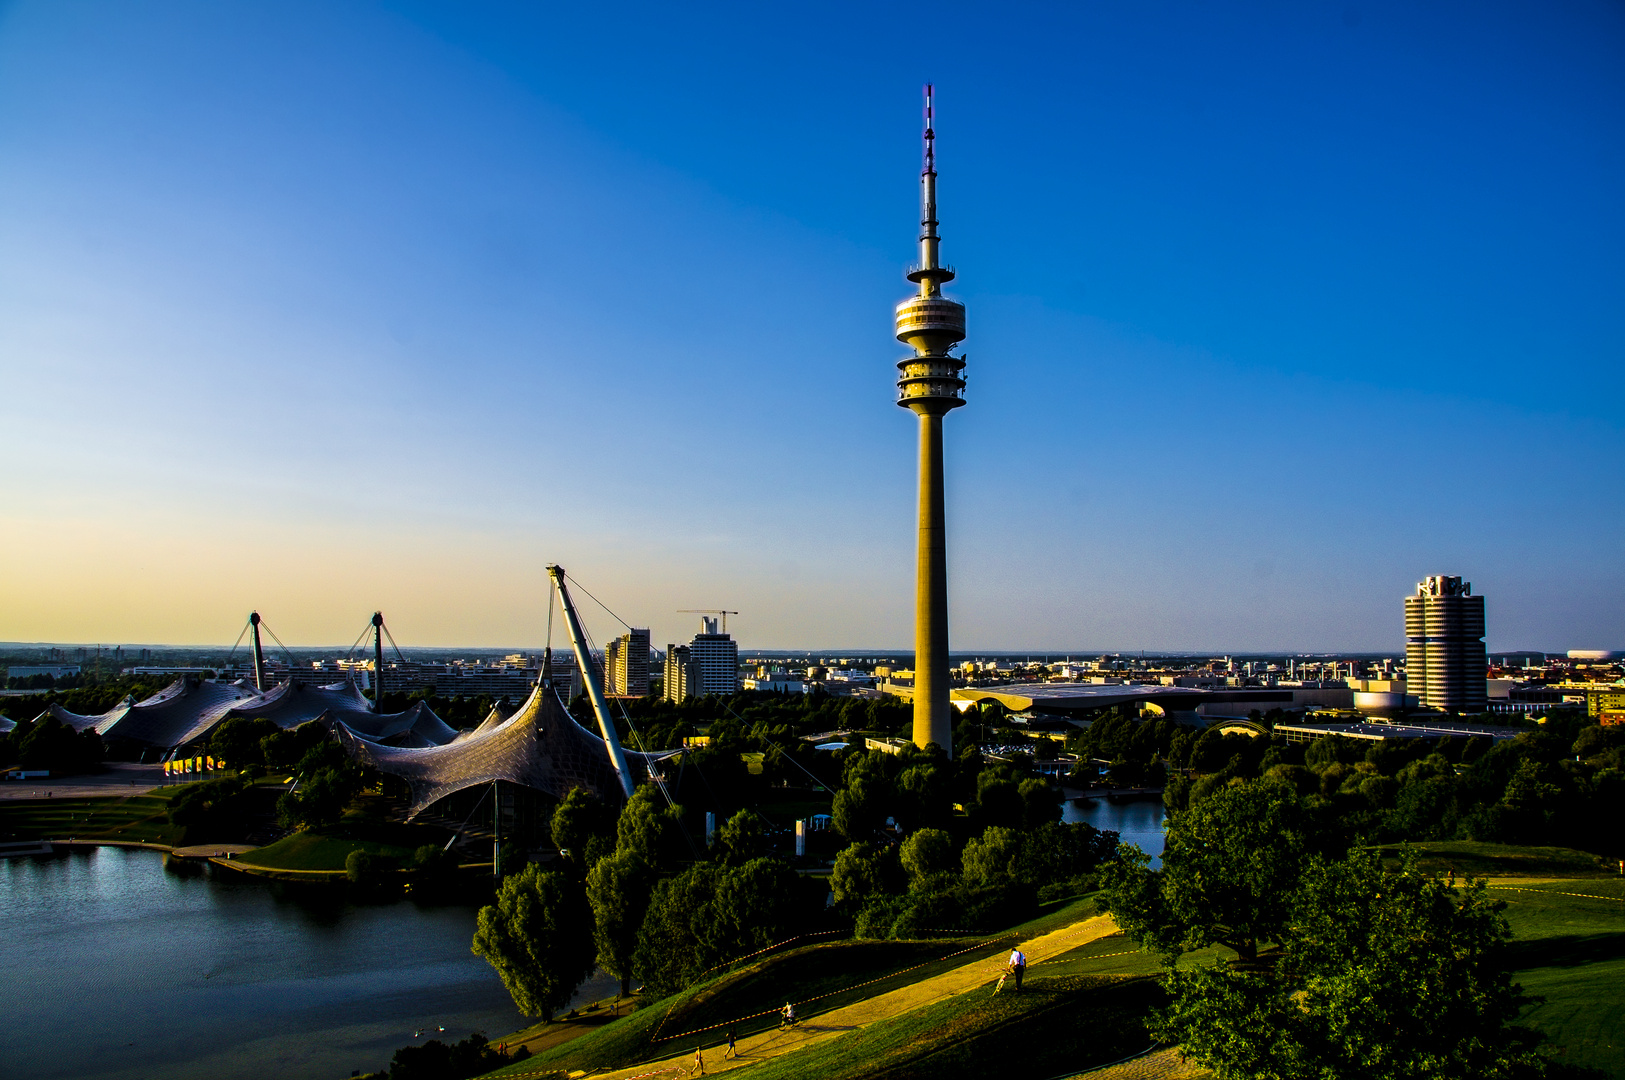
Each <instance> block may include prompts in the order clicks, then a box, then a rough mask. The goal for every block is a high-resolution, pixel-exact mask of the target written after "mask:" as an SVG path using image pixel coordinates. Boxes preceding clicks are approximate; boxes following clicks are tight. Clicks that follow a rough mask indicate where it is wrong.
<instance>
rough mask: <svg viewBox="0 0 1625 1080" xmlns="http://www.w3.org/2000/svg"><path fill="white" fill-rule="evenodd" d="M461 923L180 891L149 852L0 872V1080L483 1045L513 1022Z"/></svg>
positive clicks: (231, 1069)
mask: <svg viewBox="0 0 1625 1080" xmlns="http://www.w3.org/2000/svg"><path fill="white" fill-rule="evenodd" d="M474 917H475V909H474V908H472V907H468V906H452V907H428V906H420V905H418V904H414V903H412V902H410V901H402V902H397V903H389V904H377V905H354V904H349V903H346V902H343V901H335V900H333V899H331V898H330V894H327V893H326V892H325V890H323V891H319V892H312V891H310V890H302V889H299V888H297V887H295V888H293V889H289V888H287V887H284V886H279V885H275V884H267V883H266V882H264V881H261V880H257V879H254V878H247V877H243V876H240V875H237V874H234V873H231V872H229V871H219V872H218V873H217V875H216V876H202V875H198V876H181V875H179V874H177V873H174V872H171V871H168V870H166V869H165V868H164V865H163V856H162V854H161V853H159V852H155V851H141V850H126V849H120V848H99V849H96V850H95V851H94V852H91V853H86V854H74V855H67V856H58V857H55V858H49V859H0V943H3V944H0V950H3V951H0V955H3V957H4V975H3V977H0V1016H3V1017H4V1018H5V1020H4V1023H0V1076H6V1077H13V1076H15V1077H34V1078H38V1080H46V1078H54V1077H61V1078H69V1077H72V1078H120V1080H124V1078H129V1080H136V1078H142V1080H146V1078H151V1077H156V1076H162V1077H166V1078H175V1080H191V1078H194V1077H195V1078H202V1077H211V1078H221V1077H248V1076H255V1077H259V1076H276V1077H287V1078H290V1080H306V1078H308V1080H338V1078H342V1077H348V1076H349V1075H350V1072H351V1070H352V1069H360V1070H362V1071H363V1072H366V1071H370V1070H373V1069H381V1068H384V1067H386V1066H388V1064H389V1058H390V1055H391V1054H392V1053H394V1051H395V1049H396V1048H398V1047H400V1046H404V1045H408V1044H410V1043H412V1042H413V1041H414V1040H413V1038H412V1033H413V1031H415V1030H416V1029H418V1028H422V1027H428V1028H429V1029H430V1031H431V1032H433V1033H434V1035H435V1037H438V1038H442V1039H448V1040H450V1039H458V1038H462V1037H463V1036H464V1035H467V1034H468V1033H469V1032H470V1031H474V1030H481V1031H484V1032H486V1033H487V1035H489V1036H490V1037H491V1038H493V1039H496V1038H500V1037H501V1036H503V1035H506V1034H508V1033H509V1032H512V1031H516V1030H518V1029H519V1028H521V1027H523V1026H525V1025H526V1024H527V1023H528V1021H526V1020H525V1019H524V1018H523V1017H522V1016H520V1015H519V1013H518V1012H517V1011H516V1010H515V1009H514V1007H513V1002H512V1001H511V999H510V998H509V997H508V994H507V991H506V990H504V989H503V987H502V982H501V980H500V979H498V978H497V976H496V973H495V972H494V971H492V970H491V967H490V965H488V964H486V962H485V961H484V960H481V959H480V958H479V957H477V956H475V955H474V954H473V953H471V952H469V942H470V941H471V940H472V939H473V936H474ZM609 992H610V993H613V989H611V990H610V991H609ZM440 1025H444V1026H445V1028H446V1030H445V1032H444V1034H441V1033H439V1032H435V1031H434V1029H435V1028H436V1027H437V1026H440ZM426 1037H427V1036H426Z"/></svg>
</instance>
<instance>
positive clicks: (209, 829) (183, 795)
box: [169, 777, 249, 843]
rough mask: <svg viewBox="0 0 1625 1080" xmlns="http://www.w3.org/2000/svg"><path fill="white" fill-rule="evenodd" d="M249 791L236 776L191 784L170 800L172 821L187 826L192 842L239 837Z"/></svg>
mask: <svg viewBox="0 0 1625 1080" xmlns="http://www.w3.org/2000/svg"><path fill="white" fill-rule="evenodd" d="M247 791H248V785H247V784H245V783H243V782H242V781H241V780H238V779H235V778H232V777H221V778H220V779H218V780H205V781H203V782H202V783H199V784H188V785H187V786H186V787H183V788H181V790H180V793H179V794H177V795H176V796H175V797H174V798H173V799H171V800H170V801H169V822H170V824H172V825H180V826H182V827H184V828H185V829H186V836H187V840H188V842H190V843H200V842H202V841H205V840H212V839H218V838H220V837H224V836H235V835H237V834H238V833H239V832H240V830H241V829H242V827H243V824H244V819H245V818H246V816H247V814H248V809H249V805H248V796H247Z"/></svg>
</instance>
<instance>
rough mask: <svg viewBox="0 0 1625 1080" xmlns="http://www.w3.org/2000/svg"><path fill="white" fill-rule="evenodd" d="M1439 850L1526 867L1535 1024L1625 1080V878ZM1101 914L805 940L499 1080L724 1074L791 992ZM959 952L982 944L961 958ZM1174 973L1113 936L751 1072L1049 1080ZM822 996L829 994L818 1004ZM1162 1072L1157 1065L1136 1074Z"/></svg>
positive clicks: (855, 985)
mask: <svg viewBox="0 0 1625 1080" xmlns="http://www.w3.org/2000/svg"><path fill="white" fill-rule="evenodd" d="M1427 846H1428V847H1429V848H1431V849H1442V850H1432V851H1430V852H1429V853H1428V857H1429V858H1437V859H1439V860H1440V861H1443V862H1448V863H1451V864H1452V865H1454V866H1455V868H1456V871H1457V873H1458V874H1461V873H1463V872H1464V871H1465V870H1466V869H1467V868H1469V867H1472V868H1474V869H1475V870H1476V868H1477V867H1479V866H1483V865H1486V864H1488V865H1495V866H1498V867H1508V866H1510V867H1513V868H1514V869H1515V870H1516V871H1521V873H1517V874H1515V875H1513V876H1498V878H1497V883H1496V884H1495V885H1494V886H1492V889H1493V895H1494V896H1495V897H1496V898H1497V899H1500V900H1504V901H1506V903H1507V909H1506V915H1507V919H1508V922H1509V923H1510V925H1511V927H1512V930H1513V933H1514V935H1515V937H1514V941H1513V942H1512V945H1511V956H1510V959H1511V963H1512V967H1513V968H1514V971H1515V976H1514V977H1515V978H1516V980H1517V981H1518V982H1519V983H1521V984H1522V985H1523V987H1524V989H1525V991H1526V992H1527V993H1530V994H1533V995H1538V996H1541V997H1543V998H1544V999H1545V1000H1544V1001H1543V1002H1541V1003H1538V1004H1535V1005H1533V1006H1531V1007H1530V1008H1529V1009H1528V1010H1527V1011H1526V1013H1525V1016H1524V1018H1523V1022H1524V1023H1527V1024H1528V1025H1530V1026H1531V1027H1534V1028H1535V1029H1536V1030H1539V1031H1541V1032H1543V1033H1545V1034H1546V1035H1547V1036H1548V1037H1549V1038H1550V1040H1551V1044H1552V1047H1553V1049H1554V1051H1555V1052H1556V1054H1557V1056H1558V1057H1559V1059H1560V1060H1564V1061H1568V1062H1571V1063H1573V1064H1576V1065H1581V1066H1586V1067H1590V1068H1595V1069H1598V1070H1601V1071H1602V1072H1603V1073H1604V1074H1605V1075H1607V1076H1612V1077H1620V1078H1622V1080H1625V881H1622V880H1621V879H1619V877H1618V876H1617V875H1616V876H1615V877H1614V878H1612V879H1609V878H1605V877H1601V876H1598V875H1597V872H1596V866H1597V863H1596V860H1595V859H1594V858H1593V857H1592V856H1589V855H1586V854H1584V853H1581V852H1573V851H1568V850H1566V849H1560V848H1546V849H1528V848H1523V849H1502V848H1500V847H1498V846H1495V845H1466V846H1464V845H1457V844H1451V845H1427ZM1472 860H1478V861H1477V862H1474V861H1472ZM1560 867H1567V868H1569V869H1571V870H1572V869H1576V868H1579V869H1582V870H1583V872H1584V875H1585V876H1579V877H1567V878H1563V879H1560V880H1540V879H1539V876H1538V875H1540V874H1541V873H1544V872H1546V871H1550V870H1551V869H1554V868H1560ZM1439 869H1448V866H1441V867H1439ZM1090 914H1092V903H1091V902H1088V901H1084V902H1082V903H1072V904H1068V905H1066V906H1065V907H1064V908H1063V909H1060V910H1057V911H1053V912H1051V913H1050V914H1048V915H1046V916H1045V917H1044V918H1042V919H1039V920H1035V921H1034V922H1032V923H1028V924H1026V925H1024V926H1021V927H1017V928H1014V929H1013V930H1011V931H1010V932H1009V933H1008V934H1005V935H1000V936H998V937H997V938H993V939H982V940H979V941H977V942H975V943H971V942H962V943H953V944H951V945H949V944H946V943H944V942H940V941H936V942H842V943H838V944H833V945H825V946H812V947H807V948H802V949H798V950H795V951H793V952H788V953H785V954H784V955H782V956H775V957H771V958H768V959H766V960H764V961H762V962H760V963H755V964H752V965H750V966H749V967H747V968H744V969H743V970H740V971H736V972H733V973H730V974H726V975H722V976H720V977H718V978H716V979H714V980H712V981H711V982H709V983H707V984H705V985H703V986H700V987H695V988H692V989H690V990H688V991H685V992H684V993H682V994H679V995H676V996H674V997H672V998H668V999H666V1000H664V1001H660V1002H657V1003H654V1004H653V1005H651V1006H649V1007H647V1008H644V1009H642V1010H639V1011H638V1012H636V1013H633V1014H632V1015H631V1016H628V1017H625V1018H622V1019H619V1020H615V1021H613V1022H611V1023H608V1024H604V1025H602V1026H600V1027H597V1028H595V1029H593V1030H591V1031H589V1032H588V1033H587V1034H585V1035H583V1036H581V1037H579V1038H576V1039H573V1040H572V1041H569V1042H564V1043H562V1044H557V1045H554V1046H552V1047H551V1048H549V1049H546V1050H542V1051H541V1052H540V1053H538V1054H536V1055H535V1056H533V1057H531V1058H530V1059H529V1060H527V1061H523V1062H517V1063H515V1064H513V1065H511V1066H509V1067H507V1068H506V1069H504V1070H501V1071H500V1072H498V1073H496V1074H493V1075H498V1076H500V1075H505V1074H506V1075H515V1076H517V1075H529V1076H531V1077H539V1076H546V1075H548V1074H549V1073H550V1072H551V1071H554V1070H557V1071H558V1073H559V1074H560V1075H568V1074H570V1073H572V1072H575V1071H577V1070H585V1071H586V1072H588V1073H594V1072H598V1071H604V1070H613V1069H617V1068H628V1067H631V1066H634V1065H639V1064H640V1063H647V1062H653V1061H655V1060H657V1059H663V1058H673V1057H677V1056H679V1055H691V1054H692V1052H693V1048H694V1046H696V1045H704V1046H705V1047H706V1060H707V1064H708V1067H710V1068H712V1069H715V1067H716V1066H717V1065H719V1064H721V1062H720V1061H719V1060H718V1059H719V1058H720V1053H719V1052H718V1047H719V1046H720V1044H721V1042H722V1040H723V1034H724V1032H725V1031H726V1025H727V1024H728V1023H729V1022H730V1021H732V1022H734V1023H735V1028H736V1033H737V1034H738V1035H740V1036H741V1037H744V1036H746V1035H749V1034H753V1033H756V1032H760V1031H764V1030H767V1029H768V1028H771V1027H773V1026H774V1025H776V1023H777V1016H776V1014H775V1013H774V1012H773V1010H775V1009H776V1007H777V1006H779V1005H781V1004H782V1003H783V1001H784V1000H785V999H786V998H793V999H794V1000H796V1001H798V1002H800V1001H808V1002H809V1005H808V1006H807V1007H805V1008H803V1007H801V1006H798V1013H800V1014H801V1015H802V1017H803V1018H804V1020H805V1022H806V1023H807V1024H808V1026H811V1027H816V1026H817V1025H818V1022H819V1021H818V1018H819V1016H821V1015H823V1014H825V1013H829V1012H832V1011H833V1010H835V1009H840V1008H844V1007H845V1006H847V1005H850V1004H853V1003H855V1002H860V1001H864V1000H867V999H870V998H877V997H879V996H880V995H882V994H887V993H890V992H892V991H894V990H897V989H899V988H902V987H906V986H908V985H910V984H913V983H917V982H923V981H924V980H926V979H929V978H931V977H932V976H933V975H935V974H936V973H938V972H943V971H947V970H951V969H952V968H954V967H956V966H958V965H961V964H965V963H967V962H971V961H976V960H978V959H980V960H982V961H983V962H984V963H985V962H986V961H987V960H988V959H989V958H995V957H997V956H998V954H999V953H1001V952H1002V950H1003V949H1004V948H1007V947H1008V943H1009V942H1010V941H1011V940H1013V939H1021V940H1029V939H1031V938H1033V937H1035V936H1037V935H1039V934H1042V933H1044V932H1046V931H1048V930H1051V929H1054V928H1056V927H1058V926H1061V925H1065V924H1066V923H1067V922H1068V921H1077V920H1080V919H1083V918H1085V917H1087V916H1088V915H1090ZM960 948H969V951H968V952H965V953H963V954H962V955H959V956H950V955H949V954H950V953H953V952H955V951H957V950H958V949H960ZM1218 955H1219V951H1217V950H1210V951H1207V952H1204V953H1199V954H1194V955H1192V956H1189V957H1187V958H1186V959H1185V960H1184V961H1183V962H1184V963H1205V962H1209V961H1210V960H1212V959H1214V958H1215V957H1217V956H1218ZM1226 955H1228V954H1226ZM1160 970H1161V968H1160V965H1159V964H1158V962H1157V960H1156V958H1155V957H1154V956H1151V955H1150V954H1147V953H1144V952H1141V951H1140V950H1138V949H1137V948H1135V947H1134V945H1133V943H1132V942H1130V941H1128V940H1127V939H1126V938H1124V937H1123V936H1122V935H1121V934H1112V935H1110V936H1107V937H1101V938H1097V939H1095V940H1092V941H1089V942H1088V943H1087V944H1085V945H1082V946H1080V947H1078V948H1074V949H1071V950H1069V951H1067V952H1064V953H1061V954H1059V955H1057V956H1055V957H1054V958H1052V959H1049V960H1046V961H1044V962H1043V963H1040V964H1036V965H1034V967H1033V968H1032V969H1031V973H1030V975H1029V978H1028V980H1027V989H1026V991H1025V992H1024V993H1023V994H1021V995H1020V996H1019V997H1018V996H1016V995H1014V994H1012V993H1009V992H1008V991H1007V992H1005V993H1000V994H994V993H992V992H991V990H990V988H988V987H987V986H986V985H981V986H979V987H978V988H977V989H974V990H970V991H967V992H965V993H960V994H956V995H954V996H952V997H948V998H945V999H937V1000H930V1001H925V1002H923V1003H921V1004H919V1005H917V1006H905V1007H901V1008H899V1009H898V1010H897V1011H895V1012H893V1013H892V1014H890V1015H886V1016H883V1017H881V1018H879V1019H877V1020H876V1021H875V1022H872V1023H866V1024H862V1025H861V1026H854V1027H852V1028H851V1029H850V1030H844V1031H838V1032H836V1033H834V1034H832V1035H831V1036H830V1037H827V1038H823V1039H820V1040H817V1041H814V1042H811V1043H810V1044H808V1045H806V1046H804V1047H802V1048H800V1049H795V1050H792V1051H790V1052H788V1053H784V1054H782V1055H781V1056H777V1057H774V1056H762V1057H760V1058H759V1059H758V1060H755V1061H754V1062H752V1063H749V1064H748V1065H747V1066H746V1067H747V1068H748V1073H749V1076H750V1077H751V1078H753V1080H789V1078H791V1077H804V1076H818V1077H821V1078H826V1077H827V1078H831V1080H858V1078H884V1080H916V1078H918V1080H925V1078H927V1077H930V1078H932V1080H957V1078H960V1077H965V1078H969V1077H980V1076H987V1075H989V1074H990V1072H996V1073H997V1074H999V1075H1001V1076H1004V1077H1007V1078H1009V1080H1017V1078H1038V1080H1044V1078H1051V1077H1057V1076H1062V1075H1067V1074H1069V1073H1071V1072H1081V1071H1083V1070H1085V1069H1088V1068H1092V1067H1096V1066H1099V1065H1102V1064H1105V1063H1108V1062H1111V1061H1115V1060H1118V1059H1120V1058H1123V1057H1126V1056H1128V1055H1131V1054H1135V1053H1138V1052H1140V1051H1143V1050H1145V1049H1146V1048H1147V1047H1148V1046H1149V1043H1150V1038H1149V1036H1148V1035H1147V1033H1146V1030H1145V1016H1146V1014H1147V1012H1148V1011H1149V1010H1150V1009H1151V1008H1153V1007H1155V1006H1156V1005H1157V1004H1158V1003H1159V1002H1160V1001H1161V990H1160V988H1159V986H1158V985H1157V982H1156V979H1155V976H1156V975H1157V974H1158V973H1159V972H1160ZM821 994H827V996H824V997H818V1000H816V1001H812V1000H810V999H812V998H814V997H815V996H817V995H821ZM888 1000H890V999H888ZM878 1004H884V1003H878ZM755 1014H763V1015H755ZM747 1017H748V1018H749V1019H744V1018H747ZM1149 1065H1150V1061H1149V1060H1148V1061H1147V1062H1142V1063H1137V1064H1136V1065H1135V1068H1136V1069H1140V1068H1141V1067H1142V1066H1149ZM651 1067H652V1066H651ZM1136 1075H1139V1074H1138V1073H1136ZM1146 1075H1147V1076H1150V1075H1160V1074H1154V1073H1147V1074H1146Z"/></svg>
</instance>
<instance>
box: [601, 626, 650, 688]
mask: <svg viewBox="0 0 1625 1080" xmlns="http://www.w3.org/2000/svg"><path fill="white" fill-rule="evenodd" d="M604 692H605V693H606V694H622V695H626V696H629V697H642V696H643V695H645V694H647V693H648V692H649V631H647V630H639V629H635V628H634V629H632V630H629V631H627V632H626V633H624V634H622V635H621V636H620V637H618V638H615V639H614V640H613V641H611V642H609V643H608V644H607V645H605V646H604Z"/></svg>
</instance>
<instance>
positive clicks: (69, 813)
mask: <svg viewBox="0 0 1625 1080" xmlns="http://www.w3.org/2000/svg"><path fill="white" fill-rule="evenodd" d="M177 790H179V789H178V788H169V789H166V790H165V791H163V792H162V793H158V792H154V793H152V794H150V795H127V796H122V797H115V798H101V799H31V800H29V801H27V802H11V801H7V802H4V803H0V839H5V840H67V839H69V838H70V837H71V838H73V839H76V840H80V841H85V842H92V843H93V842H97V841H104V840H127V841H139V842H142V843H148V844H166V845H174V844H178V843H179V842H180V837H181V830H180V829H179V828H177V827H175V826H173V825H171V824H169V820H168V815H169V800H170V797H171V796H172V795H173V794H174V793H175V792H176V791H177Z"/></svg>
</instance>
